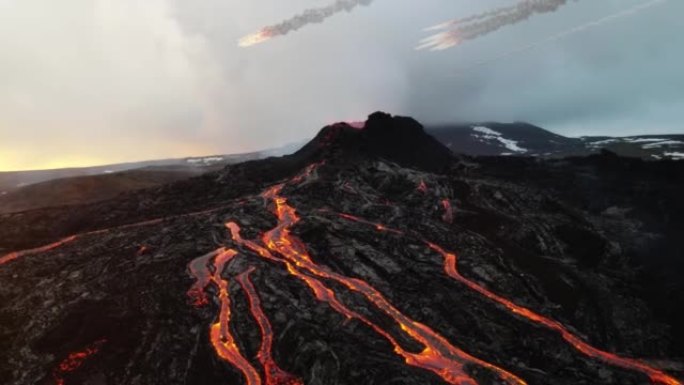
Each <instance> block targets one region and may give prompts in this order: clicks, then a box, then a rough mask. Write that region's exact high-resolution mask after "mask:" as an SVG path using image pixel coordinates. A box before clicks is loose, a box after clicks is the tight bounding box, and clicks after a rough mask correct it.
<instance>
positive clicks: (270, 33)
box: [238, 0, 373, 47]
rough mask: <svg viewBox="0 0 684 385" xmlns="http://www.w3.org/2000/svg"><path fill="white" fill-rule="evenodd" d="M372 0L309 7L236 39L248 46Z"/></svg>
mask: <svg viewBox="0 0 684 385" xmlns="http://www.w3.org/2000/svg"><path fill="white" fill-rule="evenodd" d="M372 2H373V0H336V1H335V2H334V3H332V4H330V5H326V6H323V7H318V8H309V9H307V10H305V11H304V12H302V13H300V14H299V15H296V16H293V17H291V18H289V19H287V20H285V21H283V22H281V23H279V24H274V25H270V26H268V27H264V28H262V29H261V30H259V31H258V32H256V33H253V34H251V35H247V36H245V37H243V38H241V39H240V40H239V41H238V45H239V46H240V47H249V46H253V45H256V44H259V43H263V42H265V41H267V40H269V39H271V38H273V37H276V36H283V35H287V34H288V33H290V32H292V31H296V30H298V29H300V28H302V27H305V26H307V25H309V24H314V23H322V22H323V21H325V19H327V18H329V17H332V16H334V15H336V14H338V13H340V12H343V11H347V12H350V11H351V10H352V9H354V8H356V7H358V6H359V5H369V4H370V3H372Z"/></svg>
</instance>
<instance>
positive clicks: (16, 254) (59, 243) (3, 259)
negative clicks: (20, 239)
mask: <svg viewBox="0 0 684 385" xmlns="http://www.w3.org/2000/svg"><path fill="white" fill-rule="evenodd" d="M76 238H77V236H76V235H72V236H69V237H66V238H62V239H60V240H59V241H57V242H53V243H50V244H49V245H45V246H40V247H36V248H35V249H29V250H21V251H14V252H11V253H9V254H6V255H4V256H2V257H0V265H4V264H5V263H8V262H11V261H14V260H15V259H17V258H21V257H23V256H25V255H29V254H37V253H44V252H46V251H50V250H53V249H56V248H58V247H60V246H62V245H64V244H66V243H69V242H72V241H74V240H75V239H76Z"/></svg>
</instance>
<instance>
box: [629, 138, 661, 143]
mask: <svg viewBox="0 0 684 385" xmlns="http://www.w3.org/2000/svg"><path fill="white" fill-rule="evenodd" d="M666 140H667V139H660V138H625V139H624V141H625V142H629V143H650V142H664V141H666Z"/></svg>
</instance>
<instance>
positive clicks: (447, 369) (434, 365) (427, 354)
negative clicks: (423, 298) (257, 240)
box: [227, 170, 526, 385]
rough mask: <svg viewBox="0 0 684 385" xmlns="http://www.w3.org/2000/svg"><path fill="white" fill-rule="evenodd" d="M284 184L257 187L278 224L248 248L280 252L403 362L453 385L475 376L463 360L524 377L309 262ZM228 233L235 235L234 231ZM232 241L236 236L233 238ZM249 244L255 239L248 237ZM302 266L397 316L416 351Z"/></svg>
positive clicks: (515, 380) (512, 380)
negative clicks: (343, 300)
mask: <svg viewBox="0 0 684 385" xmlns="http://www.w3.org/2000/svg"><path fill="white" fill-rule="evenodd" d="M310 173H311V171H310V170H307V171H306V174H310ZM301 179H302V177H301V176H298V177H295V178H293V179H292V180H293V181H300V180H301ZM284 186H285V184H279V185H275V186H272V187H271V188H269V189H267V190H266V191H265V192H264V193H262V197H263V198H264V199H266V200H269V201H272V202H273V203H274V204H275V214H276V216H277V218H278V225H277V226H276V227H275V228H273V229H272V230H270V231H267V232H266V233H264V235H263V236H262V241H263V243H264V244H265V245H266V247H267V248H268V250H260V249H261V247H256V248H253V250H254V251H255V252H257V254H259V255H261V256H265V255H269V257H267V258H268V259H271V258H275V257H274V256H273V255H271V254H270V253H266V251H270V252H273V253H277V254H278V255H281V256H282V257H283V259H284V260H285V261H286V265H287V268H288V271H289V272H290V273H291V274H293V275H295V276H297V277H298V278H300V279H302V280H304V281H305V282H306V283H307V284H308V285H309V287H310V288H311V289H312V291H313V292H314V294H315V296H316V298H317V299H319V300H325V301H326V302H328V303H329V304H330V305H331V307H333V309H334V310H336V311H338V312H339V313H341V314H342V315H344V316H346V317H347V318H357V319H359V320H361V321H362V322H364V323H366V324H367V325H369V326H371V327H372V328H373V329H374V330H375V331H376V332H378V333H379V334H380V335H382V336H383V337H385V338H386V339H387V340H388V341H389V342H390V343H391V344H392V345H393V347H394V351H395V353H397V354H398V355H400V356H402V357H403V358H404V360H405V362H406V363H407V364H409V365H412V366H416V367H420V368H423V369H426V370H429V371H432V372H433V373H435V374H437V375H438V376H439V377H441V378H442V379H443V380H444V381H446V382H447V383H450V384H453V385H477V382H476V381H475V380H474V379H473V378H472V377H471V376H470V375H469V374H468V373H466V370H465V366H466V365H477V366H481V367H484V368H486V369H488V370H490V371H492V372H493V373H495V374H496V375H497V376H499V378H500V379H502V380H503V381H504V382H506V383H507V384H517V385H523V384H526V382H525V381H524V380H522V379H521V378H519V377H517V376H516V375H514V374H512V373H510V372H508V371H506V370H504V369H502V368H500V367H498V366H496V365H493V364H490V363H488V362H485V361H483V360H480V359H478V358H476V357H473V356H471V355H469V354H468V353H466V352H464V351H462V350H461V349H459V348H457V347H455V346H453V345H451V344H450V343H449V342H448V341H447V340H446V339H445V338H444V337H442V336H441V335H439V334H438V333H436V332H435V331H433V330H432V329H430V328H429V327H428V326H426V325H424V324H421V323H419V322H416V321H414V320H412V319H411V318H409V317H407V316H406V315H404V314H403V313H401V312H400V311H399V310H398V309H397V308H395V307H394V306H393V305H391V304H390V302H389V301H388V300H387V299H386V298H385V297H384V296H383V295H382V294H381V293H380V292H379V291H378V290H376V289H375V288H373V287H372V286H371V285H370V284H368V283H367V282H365V281H363V280H361V279H355V278H349V277H346V276H343V275H340V274H337V273H334V272H332V271H331V270H330V269H328V268H326V267H324V266H319V265H318V264H316V263H315V262H313V260H312V259H311V257H310V256H309V254H308V252H307V250H306V246H305V245H304V243H303V242H302V241H301V240H300V239H299V238H297V237H295V236H293V235H292V234H291V233H290V228H291V227H292V226H293V225H295V224H296V223H297V222H298V221H299V217H298V216H297V214H296V211H295V209H294V208H293V207H292V206H290V205H289V204H288V203H287V199H286V198H285V197H283V196H282V195H280V193H281V191H282V189H283V187H284ZM227 226H228V227H229V228H230V227H233V229H235V230H239V227H238V226H237V225H236V224H235V223H229V224H227ZM234 238H236V237H235V236H234ZM236 241H238V240H237V239H236ZM252 246H256V245H254V243H252ZM302 271H307V272H309V273H310V274H311V275H313V276H315V277H318V278H321V279H329V280H333V281H336V282H338V283H340V284H342V285H343V286H345V287H347V288H348V289H349V290H351V291H353V292H356V293H359V294H361V295H363V296H364V297H365V298H366V299H367V300H368V301H369V302H370V303H372V304H374V305H375V307H376V308H377V309H378V310H380V311H382V312H383V313H385V314H386V315H388V316H389V317H391V318H392V319H393V320H394V321H395V322H397V324H398V325H399V326H400V327H401V329H402V330H403V331H404V332H405V333H406V334H408V335H409V336H410V337H412V338H413V339H414V340H415V341H417V342H419V343H420V344H422V345H423V346H424V349H423V350H422V351H421V352H420V353H411V352H407V351H405V350H404V349H403V348H402V347H401V346H400V345H399V344H398V343H397V342H396V341H395V340H394V338H392V336H391V335H390V334H389V333H388V332H387V331H385V330H383V329H382V328H380V327H379V326H377V325H375V324H374V323H373V322H371V321H370V320H368V319H366V318H365V317H362V316H360V315H358V314H357V313H355V312H353V311H351V310H349V309H348V308H347V307H346V306H344V305H343V304H342V303H340V302H339V301H338V300H337V299H336V298H335V293H334V291H333V290H331V289H330V288H328V287H327V286H325V285H324V284H323V282H321V281H319V280H318V279H316V278H314V277H311V276H309V275H307V274H303V273H302Z"/></svg>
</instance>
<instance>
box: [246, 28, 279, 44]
mask: <svg viewBox="0 0 684 385" xmlns="http://www.w3.org/2000/svg"><path fill="white" fill-rule="evenodd" d="M272 37H273V32H272V31H271V30H270V29H268V28H264V29H262V30H261V31H259V32H256V33H253V34H251V35H247V36H245V37H243V38H241V39H240V41H239V42H238V46H240V47H251V46H253V45H257V44H260V43H263V42H265V41H267V40H270V39H271V38H272Z"/></svg>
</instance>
